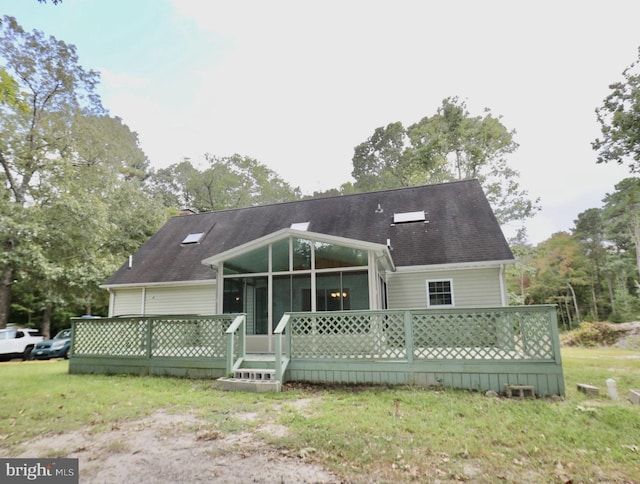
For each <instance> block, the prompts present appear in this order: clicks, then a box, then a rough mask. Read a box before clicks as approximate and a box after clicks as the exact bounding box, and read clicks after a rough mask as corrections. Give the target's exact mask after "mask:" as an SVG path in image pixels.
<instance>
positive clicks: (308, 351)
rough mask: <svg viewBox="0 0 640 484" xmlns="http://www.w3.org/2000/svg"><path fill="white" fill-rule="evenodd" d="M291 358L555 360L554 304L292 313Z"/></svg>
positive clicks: (556, 338) (556, 353)
mask: <svg viewBox="0 0 640 484" xmlns="http://www.w3.org/2000/svg"><path fill="white" fill-rule="evenodd" d="M289 321H290V322H289V325H288V331H289V332H290V334H289V335H287V340H288V342H289V345H290V346H289V347H290V350H289V352H290V357H291V358H293V359H296V358H297V359H345V358H349V359H352V358H364V359H376V360H398V359H404V360H469V359H471V360H505V359H507V360H554V359H556V358H559V356H558V355H559V344H558V330H557V321H556V316H555V308H554V307H553V306H518V307H500V308H487V309H478V308H474V309H468V310H466V309H447V310H413V311H404V310H403V311H400V310H398V311H394V310H389V311H354V312H330V313H292V314H291V315H290V320H289Z"/></svg>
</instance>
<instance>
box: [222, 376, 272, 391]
mask: <svg viewBox="0 0 640 484" xmlns="http://www.w3.org/2000/svg"><path fill="white" fill-rule="evenodd" d="M216 388H217V389H219V390H224V391H236V392H255V393H264V392H279V391H280V390H281V389H282V383H281V382H280V381H279V380H275V379H272V380H250V379H248V378H227V377H223V378H218V379H217V380H216Z"/></svg>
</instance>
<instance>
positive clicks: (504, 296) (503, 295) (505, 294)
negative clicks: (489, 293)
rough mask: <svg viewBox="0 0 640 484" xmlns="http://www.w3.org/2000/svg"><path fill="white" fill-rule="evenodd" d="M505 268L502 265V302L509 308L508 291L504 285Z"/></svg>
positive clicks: (500, 274)
mask: <svg viewBox="0 0 640 484" xmlns="http://www.w3.org/2000/svg"><path fill="white" fill-rule="evenodd" d="M504 274H505V266H504V264H500V273H499V276H498V278H499V279H500V281H499V282H500V302H501V304H502V305H503V306H508V303H507V290H506V287H505V283H504Z"/></svg>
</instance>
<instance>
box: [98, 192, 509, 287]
mask: <svg viewBox="0 0 640 484" xmlns="http://www.w3.org/2000/svg"><path fill="white" fill-rule="evenodd" d="M378 207H380V208H381V209H382V212H381V213H379V212H380V210H377V209H378ZM420 210H424V211H425V214H426V220H427V221H428V222H427V223H425V222H415V223H405V224H396V225H394V224H393V215H394V213H399V212H413V211H420ZM294 222H310V225H309V229H308V230H309V231H310V232H316V233H321V234H327V235H333V236H339V237H346V238H350V239H356V240H361V241H366V242H373V243H377V244H382V245H386V243H387V240H389V241H390V243H391V247H392V251H391V255H392V257H393V260H394V263H395V265H396V267H402V266H422V265H431V264H449V263H470V262H482V261H504V260H509V259H513V255H512V253H511V250H510V249H509V246H508V244H507V242H506V240H505V238H504V235H503V234H502V231H501V229H500V226H499V225H498V223H497V221H496V218H495V216H494V214H493V212H492V210H491V208H490V206H489V203H488V202H487V199H486V197H485V195H484V193H483V191H482V188H481V187H480V184H479V183H478V181H476V180H470V181H463V182H455V183H446V184H440V185H427V186H421V187H412V188H400V189H395V190H386V191H380V192H370V193H361V194H355V195H344V196H337V197H330V198H315V199H307V200H300V201H295V202H289V203H280V204H274V205H265V206H258V207H249V208H241V209H235V210H223V211H219V212H210V213H202V214H197V215H183V216H177V217H174V218H172V219H170V220H169V221H168V222H167V223H166V224H165V225H164V226H163V227H162V228H161V229H160V230H159V231H158V232H157V233H156V234H155V235H154V236H153V237H151V238H150V239H149V240H148V241H147V242H146V243H145V244H144V245H143V246H142V247H141V248H140V250H139V251H138V252H137V253H136V254H134V255H133V259H132V260H133V264H132V267H131V269H129V268H128V262H127V263H125V264H123V266H122V267H121V268H120V269H119V270H118V271H117V272H116V273H115V274H113V275H112V276H111V277H110V278H109V279H108V280H107V281H106V283H105V285H116V284H144V283H153V282H172V281H176V282H177V281H201V280H209V279H214V278H215V272H214V271H212V270H211V268H209V267H206V266H205V265H203V264H202V263H201V261H202V260H203V259H205V258H207V257H211V256H214V255H216V254H219V253H221V252H224V251H226V250H229V249H232V248H234V247H237V246H239V245H241V244H244V243H247V242H250V241H252V240H255V239H257V238H259V237H263V236H265V235H269V234H272V233H274V232H276V231H278V230H281V229H284V228H289V227H290V226H291V224H292V223H294ZM197 232H204V234H205V235H204V236H203V238H202V240H201V241H200V243H199V244H191V245H181V242H182V241H183V240H184V238H185V237H186V236H187V235H189V234H190V233H197Z"/></svg>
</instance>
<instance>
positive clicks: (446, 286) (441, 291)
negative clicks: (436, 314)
mask: <svg viewBox="0 0 640 484" xmlns="http://www.w3.org/2000/svg"><path fill="white" fill-rule="evenodd" d="M453 305H454V300H453V279H432V280H427V307H430V308H432V307H452V306H453Z"/></svg>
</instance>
